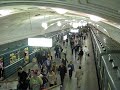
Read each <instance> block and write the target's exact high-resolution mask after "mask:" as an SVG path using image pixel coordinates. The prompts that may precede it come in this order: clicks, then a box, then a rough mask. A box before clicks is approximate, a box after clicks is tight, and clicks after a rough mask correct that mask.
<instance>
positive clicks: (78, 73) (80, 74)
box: [75, 66, 83, 88]
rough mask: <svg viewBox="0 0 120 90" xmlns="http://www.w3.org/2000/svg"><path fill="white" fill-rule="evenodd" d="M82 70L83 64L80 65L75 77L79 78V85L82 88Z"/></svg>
mask: <svg viewBox="0 0 120 90" xmlns="http://www.w3.org/2000/svg"><path fill="white" fill-rule="evenodd" d="M82 74H83V72H82V70H81V66H79V69H78V70H76V73H75V78H77V87H78V88H80V82H81V79H82Z"/></svg>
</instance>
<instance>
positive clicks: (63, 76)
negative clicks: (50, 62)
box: [58, 63, 67, 86]
mask: <svg viewBox="0 0 120 90" xmlns="http://www.w3.org/2000/svg"><path fill="white" fill-rule="evenodd" d="M58 71H59V72H60V78H61V86H62V85H63V82H64V78H65V74H66V73H67V69H66V67H65V65H64V64H63V63H61V65H60V66H59V68H58Z"/></svg>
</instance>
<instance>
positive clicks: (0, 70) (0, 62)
mask: <svg viewBox="0 0 120 90" xmlns="http://www.w3.org/2000/svg"><path fill="white" fill-rule="evenodd" d="M2 79H3V60H2V58H0V80H2Z"/></svg>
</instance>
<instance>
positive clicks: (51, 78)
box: [48, 70, 56, 87]
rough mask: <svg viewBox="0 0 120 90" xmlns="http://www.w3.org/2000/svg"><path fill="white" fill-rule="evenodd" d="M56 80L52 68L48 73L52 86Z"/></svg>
mask: <svg viewBox="0 0 120 90" xmlns="http://www.w3.org/2000/svg"><path fill="white" fill-rule="evenodd" d="M55 81H56V75H55V73H54V72H53V71H52V70H50V72H49V73H48V82H49V86H50V87H52V86H53V85H54V84H55Z"/></svg>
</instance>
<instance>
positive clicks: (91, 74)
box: [0, 36, 98, 90]
mask: <svg viewBox="0 0 120 90" xmlns="http://www.w3.org/2000/svg"><path fill="white" fill-rule="evenodd" d="M85 45H86V46H88V49H89V53H90V56H89V57H88V56H85V55H84V56H83V59H82V70H83V76H82V80H81V88H77V86H76V78H75V72H73V77H72V79H71V80H70V79H69V77H68V73H67V75H66V77H65V82H64V86H63V87H62V88H60V86H58V87H56V88H53V89H52V90H98V82H97V76H96V69H95V63H94V57H93V52H92V51H93V50H92V46H91V45H92V44H91V40H90V36H89V37H88V38H87V39H86V40H85V42H84V46H85ZM53 52H54V51H53V49H52V55H53V56H54V53H53ZM85 57H86V60H85ZM67 59H68V61H70V60H73V63H74V66H75V70H76V69H77V68H78V66H79V62H77V60H75V55H74V54H73V55H72V54H71V49H70V46H69V45H68V47H67ZM55 61H57V64H60V62H61V61H60V60H59V59H57V60H55ZM37 67H38V66H37V64H35V63H30V64H28V65H27V66H26V67H25V70H28V69H29V68H37ZM16 77H17V74H14V75H12V76H11V77H9V78H8V80H13V79H15V78H16ZM58 83H60V77H59V75H58ZM0 85H1V87H0V90H10V89H16V86H17V81H15V82H10V83H7V84H6V83H0Z"/></svg>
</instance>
